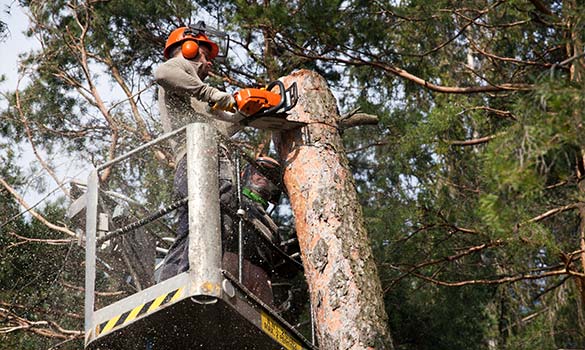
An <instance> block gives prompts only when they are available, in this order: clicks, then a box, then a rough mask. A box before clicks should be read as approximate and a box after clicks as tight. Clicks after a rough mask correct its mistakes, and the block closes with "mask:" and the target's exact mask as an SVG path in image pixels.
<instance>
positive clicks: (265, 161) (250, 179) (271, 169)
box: [242, 157, 281, 204]
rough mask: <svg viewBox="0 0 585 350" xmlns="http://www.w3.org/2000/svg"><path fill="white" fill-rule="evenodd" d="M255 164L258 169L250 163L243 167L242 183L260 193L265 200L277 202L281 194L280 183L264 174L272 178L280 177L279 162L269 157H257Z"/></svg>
mask: <svg viewBox="0 0 585 350" xmlns="http://www.w3.org/2000/svg"><path fill="white" fill-rule="evenodd" d="M256 164H257V167H258V168H259V169H256V168H254V166H252V165H251V164H247V165H246V166H245V167H244V170H243V172H242V185H243V186H244V188H248V189H250V190H252V191H254V192H255V193H256V194H258V195H260V197H262V198H263V199H264V200H265V201H268V202H270V203H273V204H276V203H278V200H279V199H280V194H281V190H280V187H279V185H280V183H278V184H274V183H272V181H270V180H269V179H268V178H267V177H266V176H265V175H264V174H268V175H269V177H271V178H272V179H280V173H281V168H280V163H278V161H276V160H275V159H272V158H270V157H258V158H256ZM276 181H278V180H276Z"/></svg>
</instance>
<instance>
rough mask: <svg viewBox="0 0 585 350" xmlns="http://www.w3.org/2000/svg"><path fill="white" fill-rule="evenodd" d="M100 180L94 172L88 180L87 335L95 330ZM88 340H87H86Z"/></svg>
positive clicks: (86, 223) (86, 252)
mask: <svg viewBox="0 0 585 350" xmlns="http://www.w3.org/2000/svg"><path fill="white" fill-rule="evenodd" d="M98 190H99V179H98V172H97V170H95V169H94V170H93V171H92V172H91V173H90V174H89V176H88V179H87V194H86V200H87V203H86V214H85V215H86V220H85V334H86V336H87V335H89V334H90V333H89V332H90V331H91V329H92V328H93V312H94V308H95V293H94V291H95V261H96V233H97V216H98ZM86 339H87V338H86Z"/></svg>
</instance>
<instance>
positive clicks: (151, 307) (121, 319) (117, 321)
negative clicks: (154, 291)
mask: <svg viewBox="0 0 585 350" xmlns="http://www.w3.org/2000/svg"><path fill="white" fill-rule="evenodd" d="M184 289H185V287H181V288H179V289H176V290H174V291H172V292H169V293H165V294H163V295H161V296H159V297H157V298H155V299H152V300H150V301H149V302H147V303H144V304H142V305H138V306H137V307H135V308H134V309H132V310H128V311H126V312H124V313H123V314H120V315H118V316H116V317H114V318H112V319H110V320H108V321H106V322H103V323H100V324H99V325H98V326H96V329H95V336H96V337H98V336H100V335H103V334H105V333H107V332H110V331H111V330H113V329H115V328H117V327H120V326H122V325H124V324H126V323H128V322H131V321H132V320H134V319H136V318H138V317H141V316H143V315H146V314H149V313H151V312H153V311H155V310H156V309H158V308H160V307H162V306H164V305H166V304H169V303H172V302H174V301H176V300H177V299H179V298H180V297H181V295H183V290H184Z"/></svg>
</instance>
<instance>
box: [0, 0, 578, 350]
mask: <svg viewBox="0 0 585 350" xmlns="http://www.w3.org/2000/svg"><path fill="white" fill-rule="evenodd" d="M19 3H20V5H21V6H23V7H24V8H25V9H26V12H27V14H28V15H29V18H30V21H31V23H30V28H29V30H28V32H27V34H28V35H30V36H31V37H34V38H35V39H36V40H38V41H39V42H40V43H41V49H40V50H39V51H37V52H33V53H30V54H27V55H26V56H25V57H24V58H23V61H22V68H21V69H22V70H21V72H20V74H21V76H23V77H25V76H26V77H27V80H28V82H27V83H26V84H25V83H24V82H23V83H22V84H18V85H17V86H14V87H13V91H12V92H10V93H7V94H5V95H3V97H2V98H3V99H5V100H6V102H7V104H8V107H7V108H6V109H5V110H3V111H1V114H0V118H1V120H2V122H1V123H0V135H1V136H2V137H0V157H1V159H2V162H1V164H0V180H1V184H2V186H0V201H1V203H2V208H3V209H4V208H6V210H3V211H2V213H0V225H2V229H1V230H2V231H1V237H0V242H2V245H1V247H0V254H2V265H1V266H2V267H1V268H0V271H1V272H0V279H1V280H2V283H1V284H0V285H2V287H1V288H0V311H1V312H2V313H1V315H2V317H3V321H2V326H0V327H1V328H0V332H1V334H0V337H1V338H0V339H2V342H0V348H2V349H3V348H6V349H9V348H14V347H16V346H18V347H19V348H22V349H38V348H40V347H39V344H41V343H43V342H44V341H46V339H50V341H51V342H52V343H51V344H52V345H54V344H57V343H59V342H62V341H64V340H67V339H69V338H70V337H73V338H75V337H77V338H75V339H77V340H75V341H79V337H78V334H76V333H68V332H73V330H79V329H81V327H80V322H81V321H80V320H79V319H78V318H76V317H75V316H72V315H71V314H69V313H68V312H65V311H64V310H63V309H62V308H61V311H62V313H57V309H58V307H57V306H56V305H68V307H70V308H71V313H72V314H76V315H78V314H81V313H82V311H81V310H80V306H79V305H82V303H79V298H80V297H81V295H80V294H79V293H78V292H77V291H76V290H75V289H74V288H73V287H75V286H80V285H82V283H81V280H82V276H78V275H77V274H78V272H79V264H80V258H81V254H82V252H81V253H80V250H79V248H75V247H73V246H71V243H70V240H71V238H72V235H71V234H72V231H71V228H70V227H69V226H68V225H69V223H65V222H63V214H64V208H66V205H67V200H65V199H66V198H67V197H68V196H69V189H68V186H67V184H65V183H64V182H65V181H64V180H63V179H62V178H60V175H59V169H58V163H57V162H55V158H53V157H51V155H53V154H59V156H60V158H61V159H62V158H66V159H69V160H70V161H71V162H74V161H75V162H77V163H78V164H80V166H89V165H91V164H92V163H94V164H95V163H98V162H101V163H103V162H104V161H107V160H110V159H113V158H114V157H116V156H117V155H120V154H122V153H124V152H125V151H127V150H129V149H131V148H133V147H136V146H137V145H139V144H142V143H144V142H147V141H149V140H152V139H153V138H155V137H156V136H158V135H160V134H161V127H160V123H159V119H158V111H157V109H156V101H155V96H156V93H155V89H156V87H155V86H154V85H153V79H152V71H153V69H154V68H155V67H156V65H157V64H159V63H160V62H161V60H162V47H163V46H164V42H165V39H166V36H167V35H168V33H169V32H170V31H171V30H172V29H174V28H175V27H176V26H179V25H184V24H189V23H195V22H196V21H198V20H199V19H204V20H206V21H207V22H208V24H210V25H213V26H215V27H219V28H220V29H223V30H225V31H227V32H228V33H229V34H230V38H231V47H230V56H229V57H228V59H227V60H226V61H225V62H222V63H218V64H216V66H215V71H214V74H213V76H212V77H211V78H212V79H210V80H211V82H212V83H213V84H214V85H215V86H218V87H220V88H222V89H226V90H227V91H234V90H235V89H236V88H237V87H238V86H249V85H253V84H265V83H267V82H269V81H271V80H274V79H277V78H279V77H281V76H283V75H287V74H290V73H291V72H292V71H293V70H296V69H302V68H305V69H310V70H314V71H316V72H318V73H319V74H321V75H322V76H323V77H325V79H327V82H328V84H329V86H330V87H331V89H332V90H333V92H334V94H335V96H336V97H337V99H338V106H339V109H340V111H341V114H342V115H343V114H348V115H349V114H351V113H350V112H352V111H355V109H356V108H360V110H361V111H362V112H365V113H370V114H375V115H377V116H379V118H380V122H379V123H378V125H376V126H359V127H355V128H350V129H347V130H344V131H343V142H344V146H345V149H346V152H347V155H348V157H349V160H350V163H351V166H352V170H353V173H354V177H355V179H356V183H357V189H358V192H359V196H360V202H361V204H362V207H363V210H364V216H365V220H366V226H367V229H368V233H369V237H370V244H371V245H372V247H373V249H374V254H375V257H376V261H377V265H378V271H379V274H380V278H381V281H382V287H383V289H384V300H385V303H386V311H387V313H388V315H389V328H390V331H391V333H392V337H393V339H394V342H395V347H396V348H397V349H408V350H410V349H417V350H419V349H420V350H422V349H468V348H473V349H534V348H538V349H558V348H581V347H585V203H584V200H583V198H584V194H585V192H584V190H585V187H584V186H585V185H584V184H585V182H583V176H584V175H585V165H584V164H585V143H584V141H581V137H582V135H583V122H584V120H583V118H584V117H583V116H584V113H583V111H584V110H585V97H584V96H585V94H584V88H585V85H584V84H585V82H584V79H583V74H584V71H585V56H584V54H585V47H584V44H583V42H584V39H585V38H584V36H585V28H584V26H585V5H584V4H583V3H582V2H580V1H577V0H530V1H517V0H507V1H505V0H465V1H459V2H456V3H454V2H452V1H445V0H437V1H433V2H429V1H421V0H409V1H384V0H381V1H361V0H348V1H339V0H320V1H279V0H263V1H251V0H227V1H226V0H222V1H216V0H207V1H189V0H181V1H173V2H160V1H150V2H149V1H143V0H131V1H121V0H109V1H77V0H75V1H61V0H59V1H51V2H47V1H37V0H28V1H25V0H21V1H20V2H19ZM263 138H264V136H263V135H258V134H257V133H256V132H255V131H254V130H246V133H245V136H244V137H243V139H245V141H247V142H249V147H250V149H253V148H254V147H256V143H257V142H258V140H260V139H263ZM24 149H26V150H32V152H33V157H34V160H33V162H32V163H33V164H34V166H33V167H28V166H24V165H22V164H20V163H18V162H17V161H16V160H18V159H19V158H20V157H22V155H23V151H24ZM172 163H173V160H172V158H171V157H170V153H169V152H168V150H167V149H164V148H160V149H158V150H157V152H156V153H155V154H153V155H152V159H150V160H149V161H148V162H144V163H140V164H131V165H129V169H131V170H133V171H135V172H137V173H140V174H139V175H140V176H143V175H144V176H147V175H148V176H150V177H148V176H147V178H150V180H151V181H152V182H151V183H152V184H154V183H157V184H159V185H160V181H158V179H160V178H161V177H163V176H169V173H170V171H171V170H172V167H173V164H172ZM39 173H41V174H42V175H43V177H42V181H41V180H38V174H39ZM137 176H138V175H137ZM34 179H37V180H35V181H34V182H33V181H32V180H34ZM102 181H104V182H105V183H107V182H108V181H109V182H110V186H112V187H115V186H123V185H124V184H120V183H119V180H117V174H108V173H106V174H104V175H103V178H102ZM117 181H118V182H117ZM157 181H158V182H157ZM31 182H32V183H34V185H35V186H36V189H37V190H39V191H40V192H41V193H46V192H48V191H50V190H52V189H53V188H59V187H60V186H62V188H63V190H62V195H63V199H60V200H56V201H52V202H51V203H48V204H45V205H43V206H40V207H37V208H30V207H31V203H28V209H30V211H29V213H36V214H37V215H32V216H29V215H28V214H27V215H23V216H17V218H14V216H15V215H17V214H18V213H20V212H21V211H23V210H25V209H27V208H26V207H23V206H22V198H21V196H20V195H19V194H22V193H23V192H24V191H26V190H27V185H29V184H30V183H31ZM168 186H170V185H169V184H167V185H164V186H163V185H161V186H158V187H157V186H154V185H153V186H152V187H150V188H149V191H143V195H144V196H149V197H150V198H153V200H154V199H157V198H165V196H168V193H169V190H168V189H169V187H168ZM37 240H38V241H37ZM52 243H55V244H58V245H51V244H52ZM33 256H34V257H35V259H36V262H37V263H35V264H34V266H33V265H31V259H33V258H29V257H33ZM40 262H43V263H47V264H41V263H40ZM80 279H81V280H80ZM5 281H10V282H12V283H10V284H7V283H5ZM8 285H14V286H15V287H10V288H7V287H5V286H8ZM67 286H69V287H67ZM72 286H73V287H72ZM35 290H37V291H38V290H43V292H44V293H46V294H43V295H41V296H37V297H35V298H29V296H31V295H33V293H34V291H35ZM76 293H77V294H76ZM49 296H50V298H49ZM49 300H60V301H59V303H60V304H52V303H51V302H49ZM55 303H56V302H55ZM68 311H69V310H68ZM38 321H47V322H48V323H46V324H41V323H38ZM19 322H20V323H19ZM35 322H37V323H35ZM30 330H32V331H33V332H30ZM35 330H36V331H35ZM39 330H42V331H39ZM49 331H50V332H49ZM5 340H6V341H5ZM5 344H6V345H5ZM16 344H18V345H16Z"/></svg>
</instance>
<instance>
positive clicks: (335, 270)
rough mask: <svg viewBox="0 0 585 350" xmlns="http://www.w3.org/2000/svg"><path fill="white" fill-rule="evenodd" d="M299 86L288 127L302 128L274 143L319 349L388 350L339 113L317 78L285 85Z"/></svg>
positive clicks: (288, 80)
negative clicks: (298, 125) (293, 123)
mask: <svg viewBox="0 0 585 350" xmlns="http://www.w3.org/2000/svg"><path fill="white" fill-rule="evenodd" d="M283 80H284V85H285V86H290V84H292V83H293V82H294V81H296V82H297V85H298V90H299V101H298V104H297V106H296V107H295V108H294V109H293V110H292V111H291V115H290V116H289V119H290V120H295V121H300V122H305V123H307V125H306V126H304V127H302V128H300V129H296V130H292V131H287V132H283V133H282V134H281V135H280V140H277V145H278V147H279V152H280V156H281V159H282V160H283V162H284V184H285V187H286V189H287V191H288V195H289V198H290V202H291V205H292V210H293V213H294V216H295V220H296V230H297V235H298V238H299V243H300V247H301V252H302V258H303V264H304V266H305V274H306V277H307V283H308V285H309V291H310V295H311V302H312V305H313V310H314V315H315V319H316V329H317V338H318V341H319V347H320V348H321V349H324V350H328V349H331V350H333V349H335V350H338V349H377V350H380V349H392V348H393V346H392V342H391V338H390V334H389V331H388V328H387V315H386V311H385V309H384V301H383V293H382V288H381V284H380V279H379V276H378V272H377V268H376V265H375V262H374V258H373V255H372V249H371V247H370V243H369V239H368V236H367V232H366V229H365V226H364V220H363V214H362V210H361V207H360V205H359V202H358V198H357V192H356V188H355V183H354V180H353V176H352V173H351V171H350V169H349V166H348V161H347V157H346V155H345V150H344V148H343V145H342V141H341V136H340V134H339V128H338V121H339V112H338V110H337V106H336V101H335V98H334V97H333V95H332V93H331V91H330V90H329V88H328V86H327V83H326V81H325V80H324V79H323V77H321V76H320V75H318V74H317V73H315V72H312V71H308V70H301V71H297V72H295V73H293V74H291V75H289V76H286V77H284V78H283Z"/></svg>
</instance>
